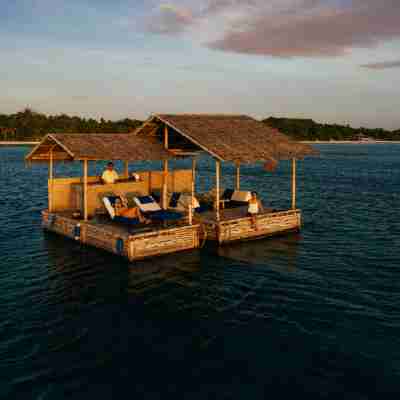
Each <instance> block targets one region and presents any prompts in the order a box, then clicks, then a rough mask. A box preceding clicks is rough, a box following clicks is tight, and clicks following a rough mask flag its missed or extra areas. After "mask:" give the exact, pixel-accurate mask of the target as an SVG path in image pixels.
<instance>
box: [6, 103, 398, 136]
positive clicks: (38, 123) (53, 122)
mask: <svg viewBox="0 0 400 400" xmlns="http://www.w3.org/2000/svg"><path fill="white" fill-rule="evenodd" d="M262 122H264V123H266V124H268V125H269V126H271V127H273V128H277V129H279V130H280V131H281V132H283V133H285V134H287V135H288V136H291V137H293V138H294V139H296V140H324V141H325V140H355V139H359V138H360V137H363V136H364V137H370V138H374V139H378V140H400V129H398V130H394V131H389V130H385V129H379V128H378V129H371V128H362V127H361V128H352V127H351V126H350V125H338V124H320V123H317V122H315V121H313V120H312V119H300V118H275V117H269V118H267V119H264V120H263V121H262ZM142 123H143V122H142V121H140V120H137V119H130V118H124V119H121V120H118V121H111V120H105V119H103V118H101V119H100V120H96V119H93V118H82V117H77V116H68V115H66V114H60V115H49V116H47V115H45V114H42V113H38V112H35V111H33V110H31V109H29V108H26V109H24V110H23V111H20V112H17V113H15V114H0V141H1V140H2V141H6V140H10V141H12V140H16V141H36V140H39V139H40V138H42V137H43V136H44V135H46V134H47V133H129V132H133V131H134V130H135V129H136V128H138V127H139V126H140V125H141V124H142Z"/></svg>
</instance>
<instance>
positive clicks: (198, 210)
mask: <svg viewBox="0 0 400 400" xmlns="http://www.w3.org/2000/svg"><path fill="white" fill-rule="evenodd" d="M211 209H212V207H209V206H206V205H201V206H200V207H197V208H195V209H194V211H195V212H197V213H199V214H201V213H203V212H206V211H210V210H211Z"/></svg>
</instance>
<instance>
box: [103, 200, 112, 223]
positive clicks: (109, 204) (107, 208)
mask: <svg viewBox="0 0 400 400" xmlns="http://www.w3.org/2000/svg"><path fill="white" fill-rule="evenodd" d="M103 203H104V207H105V208H106V210H107V211H108V214H110V217H111V219H114V217H115V210H114V207H113V206H112V205H111V202H110V200H109V198H108V197H103Z"/></svg>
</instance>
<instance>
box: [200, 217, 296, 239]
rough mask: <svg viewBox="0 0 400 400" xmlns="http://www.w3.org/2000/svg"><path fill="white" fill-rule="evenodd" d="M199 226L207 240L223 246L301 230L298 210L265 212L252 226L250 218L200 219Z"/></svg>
mask: <svg viewBox="0 0 400 400" xmlns="http://www.w3.org/2000/svg"><path fill="white" fill-rule="evenodd" d="M201 224H202V225H203V227H204V228H203V229H204V230H205V232H206V235H207V240H212V241H216V242H218V243H219V244H225V243H229V242H235V241H239V240H250V239H257V238H263V237H267V236H272V235H276V234H282V233H286V232H291V231H298V230H300V228H301V212H300V210H289V211H280V212H267V213H265V214H260V215H257V216H256V221H255V223H254V224H253V222H252V220H251V218H250V217H233V218H228V219H226V220H223V219H222V220H220V221H216V220H207V219H205V218H201Z"/></svg>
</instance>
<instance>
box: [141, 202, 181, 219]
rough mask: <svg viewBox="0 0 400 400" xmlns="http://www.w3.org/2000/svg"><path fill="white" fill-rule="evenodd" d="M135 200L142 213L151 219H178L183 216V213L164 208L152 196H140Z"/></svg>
mask: <svg viewBox="0 0 400 400" xmlns="http://www.w3.org/2000/svg"><path fill="white" fill-rule="evenodd" d="M134 200H135V203H136V205H137V206H138V207H139V210H140V211H141V212H142V214H143V215H144V216H145V217H146V218H149V219H150V220H151V221H154V222H167V221H178V220H180V219H182V218H183V214H182V213H180V212H177V211H170V210H163V209H162V208H161V207H160V205H159V204H158V203H157V202H156V201H155V200H154V198H153V197H152V196H139V197H135V199H134Z"/></svg>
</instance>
